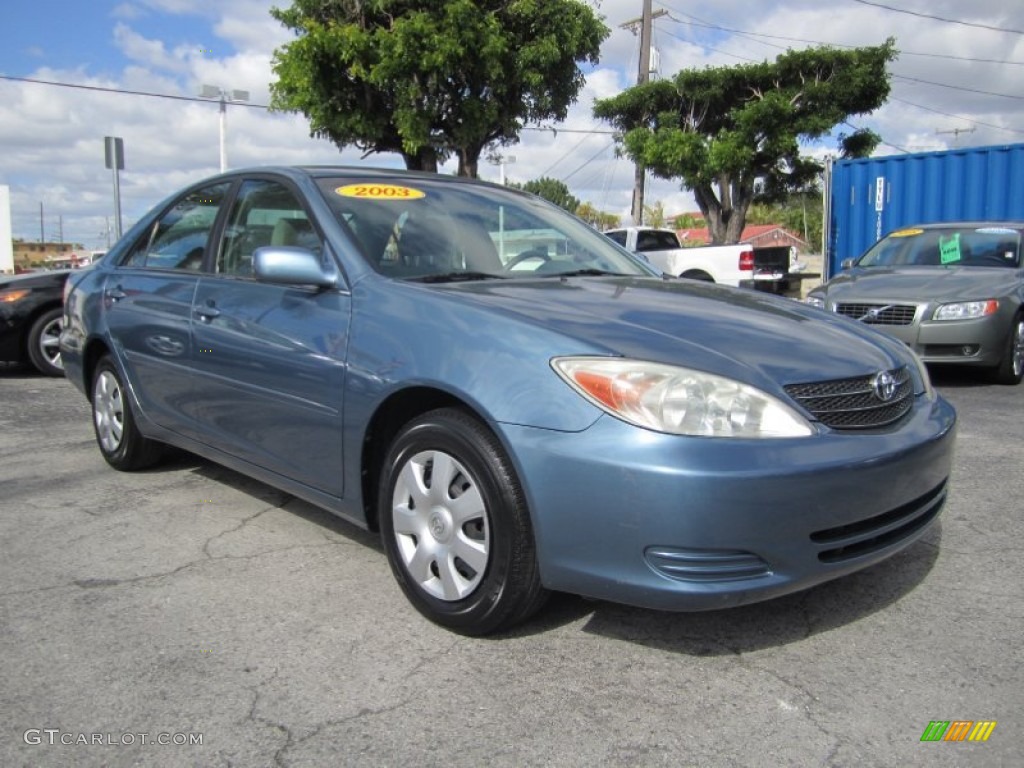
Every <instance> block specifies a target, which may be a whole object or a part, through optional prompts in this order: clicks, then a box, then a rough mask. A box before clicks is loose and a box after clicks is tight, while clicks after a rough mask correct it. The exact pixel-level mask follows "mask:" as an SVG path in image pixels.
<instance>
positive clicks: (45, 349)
mask: <svg viewBox="0 0 1024 768" xmlns="http://www.w3.org/2000/svg"><path fill="white" fill-rule="evenodd" d="M63 328H64V318H62V317H56V318H54V319H53V320H51V321H50V322H48V323H47V324H46V325H44V326H43V332H42V333H41V334H39V351H40V352H41V353H42V355H43V359H45V360H46V362H48V363H49V364H50V365H52V366H54V367H55V368H60V369H61V370H63V369H64V365H63V363H61V361H60V332H61V330H62V329H63Z"/></svg>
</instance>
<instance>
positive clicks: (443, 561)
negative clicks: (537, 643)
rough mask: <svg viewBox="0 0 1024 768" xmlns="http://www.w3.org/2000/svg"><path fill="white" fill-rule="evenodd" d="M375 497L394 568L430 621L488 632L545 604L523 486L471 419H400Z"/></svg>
mask: <svg viewBox="0 0 1024 768" xmlns="http://www.w3.org/2000/svg"><path fill="white" fill-rule="evenodd" d="M378 498H379V501H378V504H379V508H378V509H379V518H378V519H379V520H380V530H381V538H382V540H383V544H384V549H385V551H386V552H387V555H388V561H389V563H390V564H391V569H392V571H393V572H394V574H395V578H396V579H397V581H398V583H399V585H400V586H401V587H402V590H403V591H404V592H405V595H406V597H408V598H409V600H410V602H412V604H413V605H414V606H415V607H416V609H417V610H418V611H419V612H420V613H422V614H423V615H424V616H426V617H427V618H428V619H430V620H431V621H434V622H436V623H437V624H441V625H442V626H445V627H448V628H450V629H453V630H455V631H457V632H461V633H463V634H466V635H485V634H488V633H491V632H496V631H499V630H502V629H507V628H508V627H511V626H512V625H514V624H516V623H518V622H520V621H523V620H525V619H526V618H527V617H528V616H530V615H531V614H532V613H534V612H535V611H536V610H537V609H538V608H540V606H541V605H542V604H543V602H544V599H545V597H546V595H547V593H546V591H545V590H544V589H543V587H542V586H541V583H540V573H539V570H538V566H537V558H536V551H535V547H534V540H533V530H532V526H531V524H530V517H529V512H528V510H527V507H526V500H525V497H524V494H523V491H522V488H521V487H520V485H519V482H518V480H517V478H516V475H515V472H514V470H513V468H512V465H511V462H510V461H509V459H508V457H507V455H506V454H505V451H504V450H503V449H502V447H501V444H500V443H499V442H498V440H497V438H496V437H495V436H494V434H493V433H492V432H491V431H490V430H489V429H488V428H487V427H486V426H485V425H483V424H482V423H481V422H480V421H478V420H477V419H475V418H474V417H473V416H471V415H469V414H468V413H466V412H464V411H461V410H458V409H454V408H443V409H439V410H436V411H432V412H430V413H427V414H424V415H423V416H421V417H419V418H417V419H414V420H413V421H411V422H410V423H409V424H407V425H406V426H405V427H404V428H403V429H402V430H401V432H400V433H399V434H398V436H397V437H396V438H395V440H394V442H393V443H392V445H391V448H390V449H389V451H388V455H387V458H386V460H385V462H384V466H383V470H382V471H381V479H380V492H379V497H378Z"/></svg>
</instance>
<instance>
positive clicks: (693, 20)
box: [669, 9, 1024, 67]
mask: <svg viewBox="0 0 1024 768" xmlns="http://www.w3.org/2000/svg"><path fill="white" fill-rule="evenodd" d="M673 10H675V9H673ZM675 13H678V14H680V15H681V16H685V17H686V18H687V19H690V21H686V20H684V19H677V18H675V17H674V16H672V14H669V19H671V20H672V21H674V22H675V23H676V24H688V25H689V26H692V27H703V28H705V29H716V30H718V31H720V32H732V33H733V34H737V35H743V36H745V37H748V38H750V39H751V40H752V41H753V42H756V43H760V44H761V45H771V47H773V48H779V49H782V50H785V48H786V46H782V45H774V44H772V43H766V42H765V41H763V40H758V39H756V38H759V37H766V38H768V39H770V40H785V41H787V42H791V43H809V44H811V45H827V46H832V47H835V48H858V47H860V46H856V45H850V44H847V43H830V42H825V41H824V40H808V39H806V38H803V37H788V36H786V35H770V34H767V33H765V32H750V31H749V30H744V29H736V28H735V27H724V26H722V25H720V24H712V23H711V22H709V21H705V20H703V19H698V18H697V17H696V16H692V15H691V14H688V13H684V12H683V11H675ZM680 39H682V38H680ZM899 54H900V56H923V57H925V58H930V59H950V60H952V61H969V62H973V63H981V64H1005V65H1009V66H1015V67H1024V61H1010V60H1009V59H983V58H976V57H972V56H954V55H952V54H949V53H922V52H920V51H904V50H900V52H899Z"/></svg>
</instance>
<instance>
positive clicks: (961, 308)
mask: <svg viewBox="0 0 1024 768" xmlns="http://www.w3.org/2000/svg"><path fill="white" fill-rule="evenodd" d="M998 309H999V302H998V301H996V300H995V299H988V300H987V301H958V302H956V303H953V304H943V305H942V306H940V307H939V308H938V309H936V310H935V314H934V315H933V316H932V319H933V320H971V319H973V318H975V317H985V315H994V314H995V313H996V310H998Z"/></svg>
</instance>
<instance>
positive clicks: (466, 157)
mask: <svg viewBox="0 0 1024 768" xmlns="http://www.w3.org/2000/svg"><path fill="white" fill-rule="evenodd" d="M479 161H480V150H479V149H475V148H473V149H460V150H459V176H461V177H463V178H466V179H475V178H478V177H477V165H478V164H479Z"/></svg>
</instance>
